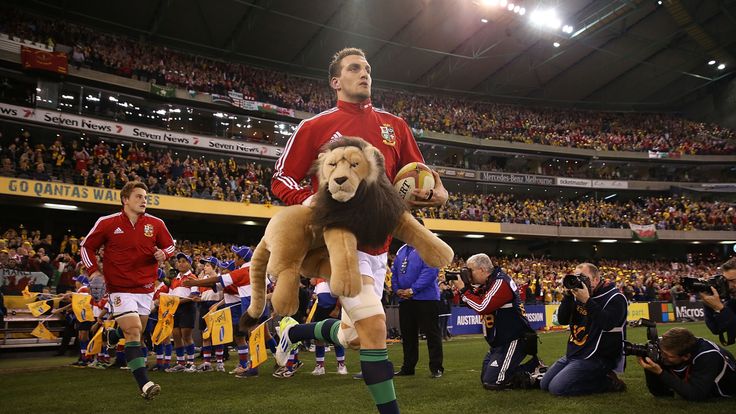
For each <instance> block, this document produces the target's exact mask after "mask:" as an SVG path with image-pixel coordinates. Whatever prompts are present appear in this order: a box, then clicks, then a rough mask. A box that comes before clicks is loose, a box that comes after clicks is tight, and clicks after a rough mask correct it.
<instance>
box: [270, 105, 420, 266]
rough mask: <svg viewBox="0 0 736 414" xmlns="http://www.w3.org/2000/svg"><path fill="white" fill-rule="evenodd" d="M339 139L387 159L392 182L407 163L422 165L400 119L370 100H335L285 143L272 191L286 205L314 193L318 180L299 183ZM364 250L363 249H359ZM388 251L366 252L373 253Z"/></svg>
mask: <svg viewBox="0 0 736 414" xmlns="http://www.w3.org/2000/svg"><path fill="white" fill-rule="evenodd" d="M342 136H353V137H360V138H363V139H364V140H366V141H368V142H369V143H370V144H371V145H373V146H374V147H376V148H378V149H379V150H380V151H381V153H382V154H383V156H384V158H385V159H386V175H387V176H388V179H389V181H390V182H393V180H394V177H395V176H396V173H397V172H398V171H399V169H401V167H403V166H404V165H406V164H408V163H410V162H415V161H418V162H424V158H423V157H422V153H421V152H419V147H418V146H417V143H416V141H415V140H414V136H413V135H412V133H411V130H410V129H409V126H408V125H406V122H404V120H403V119H401V118H399V117H397V116H395V115H392V114H390V113H388V112H385V111H383V110H380V109H376V108H374V107H373V105H371V103H370V100H366V101H365V102H363V103H360V104H353V103H348V102H344V101H338V102H337V106H336V107H335V108H332V109H329V110H327V111H324V112H322V113H320V114H318V115H316V116H314V117H312V118H309V119H306V120H304V121H302V122H301V123H300V124H299V126H298V127H297V128H296V130H295V131H294V133H293V134H292V135H291V138H289V141H288V142H287V143H286V147H285V149H284V153H283V154H281V157H280V158H279V159H278V161H277V162H276V171H275V173H274V175H273V180H272V181H271V191H272V192H273V193H274V195H276V197H278V198H280V199H281V200H282V201H283V202H284V203H286V204H288V205H294V204H301V203H302V202H303V201H304V200H306V199H307V197H309V196H310V195H312V194H313V193H315V192H316V191H317V188H318V186H319V181H318V179H317V177H316V176H314V175H313V176H312V177H311V182H312V188H308V187H301V186H300V185H299V183H300V182H301V181H302V180H303V179H305V178H306V177H307V173H308V172H309V169H310V168H311V167H312V163H313V162H314V160H316V159H317V155H318V154H319V152H320V149H321V148H322V146H323V145H325V144H327V143H328V142H330V141H332V140H334V139H337V138H339V137H342ZM361 250H364V251H367V250H365V249H361ZM386 250H387V249H381V250H379V251H375V252H370V251H367V252H368V253H372V254H376V253H382V252H385V251H386Z"/></svg>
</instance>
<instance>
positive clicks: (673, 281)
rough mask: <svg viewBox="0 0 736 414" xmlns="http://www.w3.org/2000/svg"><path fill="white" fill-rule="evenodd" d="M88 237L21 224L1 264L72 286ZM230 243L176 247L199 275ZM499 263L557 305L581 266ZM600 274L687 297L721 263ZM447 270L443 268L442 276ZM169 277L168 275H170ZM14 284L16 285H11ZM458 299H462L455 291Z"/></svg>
mask: <svg viewBox="0 0 736 414" xmlns="http://www.w3.org/2000/svg"><path fill="white" fill-rule="evenodd" d="M82 240H83V237H81V239H80V238H78V237H77V236H76V235H74V234H72V233H71V232H68V233H66V234H63V235H57V236H54V235H52V234H46V235H44V234H43V233H42V232H41V231H40V230H38V229H29V228H28V227H26V226H24V225H23V224H20V225H18V226H16V227H11V228H7V229H5V230H4V232H3V233H2V238H0V268H6V269H16V270H22V271H40V272H44V273H46V275H47V276H49V278H50V279H49V282H48V284H47V285H45V286H36V287H35V289H36V290H37V291H40V290H41V288H43V287H47V288H57V287H58V286H59V285H60V286H65V287H70V286H73V285H74V282H73V281H72V278H73V277H76V276H78V275H80V274H84V272H85V270H84V266H82V265H81V258H80V254H81V253H80V251H79V243H81V241H82ZM230 246H231V244H230V243H222V242H213V241H189V240H181V241H178V242H177V249H178V250H179V251H181V252H183V253H185V254H187V255H188V256H190V257H191V258H192V263H193V264H194V266H195V268H194V269H193V270H194V271H195V273H197V274H199V273H200V272H201V270H202V266H203V264H202V263H200V261H199V260H200V259H205V258H207V257H216V258H218V259H219V260H220V261H221V262H226V261H230V260H233V259H235V253H233V251H232V250H231V249H230ZM492 259H493V262H494V264H496V265H498V266H500V267H501V268H503V269H504V270H505V271H506V272H507V274H508V275H509V276H511V277H512V278H513V279H514V280H515V281H516V282H517V284H518V285H519V286H520V293H521V295H522V299H523V300H525V301H527V302H530V303H535V302H538V303H556V302H557V301H559V300H560V299H561V297H562V290H563V288H562V277H563V276H564V275H565V274H567V273H569V272H570V271H571V270H572V269H573V268H574V267H575V265H576V264H577V262H575V261H570V260H552V259H548V258H511V257H506V256H499V257H492ZM598 265H599V268H600V270H601V274H602V275H603V276H604V277H605V278H606V279H609V280H611V281H613V282H615V283H616V284H617V285H618V287H619V288H620V289H621V291H622V292H623V293H624V294H625V295H626V296H627V298H629V300H632V301H652V300H661V301H669V300H672V299H673V297H676V298H677V299H688V298H689V296H687V295H686V294H685V293H684V292H683V291H682V287H681V286H679V284H678V283H677V282H678V280H679V279H680V278H681V277H684V276H693V277H706V278H707V277H710V276H712V275H714V274H716V273H717V266H718V263H717V262H715V261H710V260H708V258H707V257H699V258H693V260H692V262H690V263H685V262H669V261H662V260H650V261H645V260H606V259H602V260H600V261H599V263H598ZM463 266H465V262H464V260H463V259H462V258H460V257H456V259H455V260H454V262H453V264H452V265H450V266H448V268H447V269H458V268H461V267H463ZM172 269H175V263H174V259H173V258H172V259H171V260H170V262H169V263H167V264H166V265H165V274H167V275H169V272H170V271H171V270H172ZM443 278H444V271H443V272H440V280H442V279H443ZM167 279H168V278H167ZM386 280H387V297H386V298H385V299H386V303H393V302H394V300H393V298H391V297H389V296H390V295H389V294H388V292H389V291H390V280H391V277H390V275H387V277H386ZM10 287H11V288H12V286H10ZM455 303H459V302H458V298H457V295H456V298H455Z"/></svg>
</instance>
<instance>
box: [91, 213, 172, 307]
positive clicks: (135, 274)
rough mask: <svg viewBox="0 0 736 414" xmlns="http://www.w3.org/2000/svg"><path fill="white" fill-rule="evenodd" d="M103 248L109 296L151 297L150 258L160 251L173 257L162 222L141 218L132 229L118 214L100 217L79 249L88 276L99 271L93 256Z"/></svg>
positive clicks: (153, 268) (152, 268)
mask: <svg viewBox="0 0 736 414" xmlns="http://www.w3.org/2000/svg"><path fill="white" fill-rule="evenodd" d="M102 246H104V247H105V255H104V258H103V261H102V264H103V268H104V272H103V274H104V276H105V283H106V285H107V291H108V292H109V293H115V292H127V293H151V292H153V286H154V281H155V280H156V277H157V272H156V270H157V268H158V262H156V259H155V258H154V257H153V254H154V253H155V252H156V249H161V250H163V252H164V253H165V254H166V257H167V258H169V257H171V256H173V255H174V253H175V247H174V240H173V239H172V238H171V234H170V233H169V230H168V229H167V228H166V225H165V224H164V222H163V220H161V219H159V218H157V217H154V216H152V215H150V214H147V213H145V214H142V215H141V216H140V217H139V218H138V221H137V222H136V224H135V226H133V224H131V222H130V220H128V217H127V216H126V215H125V213H123V212H122V211H121V212H119V213H115V214H111V215H109V216H103V217H100V219H99V220H97V222H96V223H95V225H94V227H92V230H90V232H89V234H88V235H87V237H86V238H85V239H84V241H83V242H82V244H81V245H80V251H81V253H82V262H83V263H84V266H85V267H86V268H87V272H88V274H90V275H92V273H94V272H95V271H97V270H99V265H98V264H97V258H96V257H95V253H96V252H97V250H98V249H99V248H100V247H102Z"/></svg>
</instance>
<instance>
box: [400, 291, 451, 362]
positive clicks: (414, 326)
mask: <svg viewBox="0 0 736 414" xmlns="http://www.w3.org/2000/svg"><path fill="white" fill-rule="evenodd" d="M439 306H440V301H439V300H405V301H403V302H400V303H399V325H400V327H401V344H402V346H403V348H404V364H403V365H402V366H401V370H402V371H404V372H406V373H409V374H411V373H413V372H414V368H415V367H416V365H417V362H419V329H420V328H421V330H422V332H424V334H425V335H426V336H427V348H428V350H429V369H430V371H431V372H436V371H444V370H445V368H444V367H443V366H442V333H441V332H440V326H439V316H438V315H439Z"/></svg>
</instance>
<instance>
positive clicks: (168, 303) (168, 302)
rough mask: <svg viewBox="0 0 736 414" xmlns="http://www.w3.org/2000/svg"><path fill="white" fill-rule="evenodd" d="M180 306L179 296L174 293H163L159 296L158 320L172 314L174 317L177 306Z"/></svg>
mask: <svg viewBox="0 0 736 414" xmlns="http://www.w3.org/2000/svg"><path fill="white" fill-rule="evenodd" d="M178 307H179V297H178V296H174V295H161V296H159V297H158V320H159V321H160V320H162V319H165V318H166V317H167V316H169V315H171V317H172V318H173V317H174V313H176V308H178Z"/></svg>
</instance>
